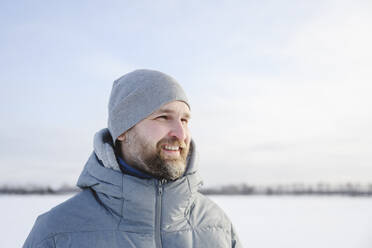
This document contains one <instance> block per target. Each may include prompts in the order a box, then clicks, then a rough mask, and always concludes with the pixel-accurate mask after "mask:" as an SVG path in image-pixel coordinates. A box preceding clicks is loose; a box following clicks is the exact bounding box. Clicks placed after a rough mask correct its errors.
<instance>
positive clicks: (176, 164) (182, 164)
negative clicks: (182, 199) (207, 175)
mask: <svg viewBox="0 0 372 248" xmlns="http://www.w3.org/2000/svg"><path fill="white" fill-rule="evenodd" d="M123 143H124V144H122V145H124V147H123V146H122V149H123V151H122V154H126V155H127V156H125V157H124V159H125V160H126V162H127V163H128V164H129V165H131V166H133V167H134V168H136V169H139V170H141V171H143V172H145V173H148V174H150V175H151V176H153V177H155V178H158V179H166V180H172V181H173V180H176V179H178V178H180V177H181V176H182V175H183V174H184V173H185V170H186V165H187V159H188V155H189V150H190V143H189V144H186V143H185V142H182V141H179V140H178V139H177V138H175V137H171V138H163V139H161V140H160V141H159V142H157V144H156V146H155V148H154V147H153V145H151V144H150V143H149V142H148V141H147V140H146V139H145V138H144V137H139V135H136V134H134V135H133V134H131V132H129V133H128V135H127V138H126V141H125V142H123ZM164 144H167V145H171V146H178V147H179V148H180V149H179V156H177V157H176V158H175V157H168V156H167V155H166V154H164V151H163V148H162V147H163V146H164Z"/></svg>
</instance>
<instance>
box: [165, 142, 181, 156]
mask: <svg viewBox="0 0 372 248" xmlns="http://www.w3.org/2000/svg"><path fill="white" fill-rule="evenodd" d="M167 145H168V144H165V145H162V147H161V149H162V151H163V152H164V154H166V155H170V156H179V155H180V152H181V150H182V148H181V147H179V148H178V150H168V149H166V148H165V146H167Z"/></svg>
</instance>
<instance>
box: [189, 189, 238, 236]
mask: <svg viewBox="0 0 372 248" xmlns="http://www.w3.org/2000/svg"><path fill="white" fill-rule="evenodd" d="M191 216H192V219H193V222H194V223H195V225H196V226H198V227H205V228H207V227H208V228H213V227H215V228H223V229H226V230H229V229H230V228H231V221H230V219H229V218H228V216H227V215H226V214H225V212H224V211H223V210H222V209H221V208H220V207H219V206H218V205H217V204H216V203H215V202H213V201H212V200H211V199H210V198H208V197H207V196H205V195H203V194H200V193H198V194H197V195H196V198H195V201H194V206H193V208H192V213H191Z"/></svg>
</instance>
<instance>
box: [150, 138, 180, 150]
mask: <svg viewBox="0 0 372 248" xmlns="http://www.w3.org/2000/svg"><path fill="white" fill-rule="evenodd" d="M164 144H168V145H171V146H179V147H180V148H181V149H185V148H186V147H187V145H186V143H185V142H183V141H181V140H179V139H177V138H176V137H171V138H163V139H161V140H160V141H159V142H158V144H157V147H161V146H162V145H164Z"/></svg>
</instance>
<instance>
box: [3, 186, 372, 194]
mask: <svg viewBox="0 0 372 248" xmlns="http://www.w3.org/2000/svg"><path fill="white" fill-rule="evenodd" d="M79 191H80V189H79V188H77V187H75V186H68V185H64V186H61V187H50V186H38V185H27V186H9V185H3V186H0V194H19V195H27V194H39V195H46V194H70V193H75V192H79ZM200 191H201V192H202V193H204V194H206V195H345V196H372V183H371V184H359V183H344V184H337V185H334V184H328V183H318V184H303V183H293V184H285V185H284V184H278V185H265V186H262V185H261V186H257V185H248V184H230V185H224V186H216V187H203V188H202V189H201V190H200Z"/></svg>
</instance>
